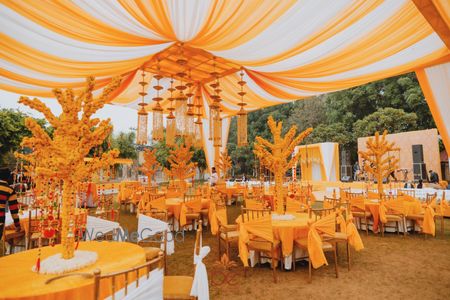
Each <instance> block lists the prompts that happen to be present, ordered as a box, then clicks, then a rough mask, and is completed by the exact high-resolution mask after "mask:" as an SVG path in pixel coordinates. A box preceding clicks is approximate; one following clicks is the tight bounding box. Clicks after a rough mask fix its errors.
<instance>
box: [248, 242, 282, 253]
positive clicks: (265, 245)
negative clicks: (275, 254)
mask: <svg viewBox="0 0 450 300" xmlns="http://www.w3.org/2000/svg"><path fill="white" fill-rule="evenodd" d="M279 244H280V241H276V240H275V241H274V243H273V248H274V249H276V248H277V247H278V245H279ZM248 247H249V249H254V250H260V251H269V252H270V251H271V245H270V242H268V241H250V242H248Z"/></svg>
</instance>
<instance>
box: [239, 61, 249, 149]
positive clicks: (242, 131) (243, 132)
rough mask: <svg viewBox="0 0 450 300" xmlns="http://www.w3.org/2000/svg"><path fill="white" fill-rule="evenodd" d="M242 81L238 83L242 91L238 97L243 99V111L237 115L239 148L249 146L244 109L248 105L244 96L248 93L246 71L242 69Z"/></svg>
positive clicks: (240, 104) (241, 104)
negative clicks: (245, 88) (245, 86)
mask: <svg viewBox="0 0 450 300" xmlns="http://www.w3.org/2000/svg"><path fill="white" fill-rule="evenodd" d="M239 75H240V77H241V79H240V80H239V81H238V84H239V86H240V91H239V92H238V95H239V96H240V97H241V102H240V103H239V104H238V105H239V106H240V107H241V109H240V110H239V112H238V114H237V145H238V147H242V146H247V111H246V110H245V109H244V106H245V105H247V103H244V96H245V94H246V92H244V85H245V84H246V82H245V81H244V69H243V68H241V72H240V74H239Z"/></svg>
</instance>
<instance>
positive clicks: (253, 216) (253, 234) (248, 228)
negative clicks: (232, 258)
mask: <svg viewBox="0 0 450 300" xmlns="http://www.w3.org/2000/svg"><path fill="white" fill-rule="evenodd" d="M251 211H252V210H249V209H245V208H242V215H241V216H242V220H241V221H242V222H241V223H240V224H239V256H240V258H241V261H242V263H243V264H244V274H245V276H246V277H247V269H248V267H249V265H248V258H249V257H248V252H249V251H254V252H255V254H256V255H257V257H258V263H259V264H260V263H261V258H267V259H270V261H271V266H272V275H273V281H274V282H275V283H276V282H277V275H276V267H277V263H278V258H279V257H280V254H281V243H280V241H278V240H276V239H275V238H274V235H273V228H272V217H271V215H270V213H264V212H263V211H261V210H258V211H257V212H254V213H251ZM244 215H245V217H244ZM280 261H281V260H280ZM280 266H281V264H280Z"/></svg>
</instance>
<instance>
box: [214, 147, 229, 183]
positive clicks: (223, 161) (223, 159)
mask: <svg viewBox="0 0 450 300" xmlns="http://www.w3.org/2000/svg"><path fill="white" fill-rule="evenodd" d="M215 166H216V168H217V169H218V170H217V171H218V173H219V174H220V177H223V178H224V179H226V177H227V175H228V171H229V170H230V169H231V157H230V156H229V155H228V152H227V151H226V150H225V151H224V152H222V153H220V155H219V159H218V160H216V162H215Z"/></svg>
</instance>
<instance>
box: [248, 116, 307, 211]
mask: <svg viewBox="0 0 450 300" xmlns="http://www.w3.org/2000/svg"><path fill="white" fill-rule="evenodd" d="M267 124H268V125H269V128H270V132H271V133H272V136H273V143H271V142H269V141H267V140H265V139H263V138H262V137H260V136H257V137H256V141H255V144H254V150H253V152H254V153H255V155H256V156H257V157H258V158H259V159H260V160H261V163H262V164H263V165H264V166H265V167H266V168H268V169H269V170H270V171H271V172H272V173H274V175H275V203H274V206H275V211H276V212H277V213H279V214H282V213H284V190H283V177H284V174H285V173H286V171H287V170H289V169H291V168H292V167H293V166H294V164H295V163H296V162H297V161H298V158H299V156H300V151H299V152H298V153H297V154H296V155H295V156H294V157H292V153H293V152H294V148H295V146H297V145H298V144H300V143H301V141H303V139H304V138H306V137H307V136H308V135H309V134H310V133H311V132H312V128H308V129H306V130H305V131H303V132H302V133H301V134H299V135H298V136H295V135H296V133H297V126H295V125H294V126H292V127H291V129H289V131H288V132H287V133H286V135H285V136H284V137H282V136H281V131H282V126H283V123H282V122H281V121H280V122H275V121H274V119H273V118H272V116H269V119H268V121H267ZM290 157H291V159H289V158H290Z"/></svg>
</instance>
